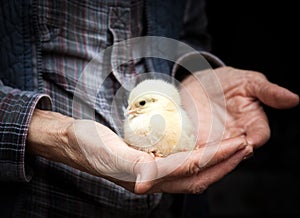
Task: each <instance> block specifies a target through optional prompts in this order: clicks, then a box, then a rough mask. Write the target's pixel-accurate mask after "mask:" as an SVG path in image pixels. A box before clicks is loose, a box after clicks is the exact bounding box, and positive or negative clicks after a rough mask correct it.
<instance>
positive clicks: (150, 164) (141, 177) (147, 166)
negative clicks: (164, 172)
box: [133, 158, 158, 194]
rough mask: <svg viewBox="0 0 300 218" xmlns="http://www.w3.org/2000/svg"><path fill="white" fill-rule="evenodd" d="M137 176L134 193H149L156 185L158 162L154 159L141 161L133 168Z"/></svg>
mask: <svg viewBox="0 0 300 218" xmlns="http://www.w3.org/2000/svg"><path fill="white" fill-rule="evenodd" d="M133 171H134V173H135V174H136V182H135V187H134V192H135V193H136V194H144V193H147V191H148V190H150V189H151V188H152V186H153V185H154V184H155V180H156V179H157V175H158V167H157V162H156V160H155V159H153V158H145V159H144V158H143V159H139V161H138V162H136V163H135V164H134V166H133Z"/></svg>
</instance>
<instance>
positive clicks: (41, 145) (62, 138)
mask: <svg viewBox="0 0 300 218" xmlns="http://www.w3.org/2000/svg"><path fill="white" fill-rule="evenodd" d="M73 121H74V119H73V118H71V117H67V116H64V115H62V114H60V113H56V112H52V111H44V110H39V109H35V111H34V113H33V116H32V119H31V122H30V126H29V130H28V135H27V145H26V147H27V149H26V150H27V153H28V154H30V155H37V156H41V157H44V158H46V159H49V160H53V161H58V162H63V160H66V157H67V156H68V154H67V150H68V148H67V147H68V146H69V143H68V136H67V135H68V134H67V132H68V129H69V128H70V127H71V126H72V124H73Z"/></svg>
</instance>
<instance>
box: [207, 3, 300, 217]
mask: <svg viewBox="0 0 300 218" xmlns="http://www.w3.org/2000/svg"><path fill="white" fill-rule="evenodd" d="M298 8H299V7H298V6H296V1H258V0H254V1H244V0H243V1H232V0H226V1H217V0H209V1H208V3H207V15H208V28H209V32H210V34H211V37H212V53H214V54H215V55H217V56H218V57H220V58H221V59H222V60H223V61H224V62H225V63H226V64H227V65H229V66H234V67H237V68H242V69H248V70H255V71H259V72H262V73H263V74H265V75H266V76H267V78H268V79H269V80H270V81H271V82H274V83H276V84H278V85H280V86H283V87H286V88H288V89H290V90H291V91H293V92H295V93H297V94H298V95H299V94H300V84H299V82H300V80H299V79H298V77H299V64H300V60H299V58H300V55H299V49H298V48H299V43H298V40H299V39H300V38H299V37H298V35H297V32H298V30H297V29H299V27H300V25H299V21H300V17H299V11H298ZM299 108H300V107H299V106H297V107H295V108H293V109H288V110H276V109H272V108H269V107H265V110H266V113H267V115H268V117H269V122H270V127H271V138H270V140H269V141H268V142H267V143H266V144H265V145H264V146H263V147H261V148H259V149H257V150H255V153H254V156H253V157H251V158H250V159H248V160H246V161H244V162H242V163H241V164H240V165H239V166H238V167H237V168H236V169H235V170H234V171H233V172H232V173H230V174H228V175H227V176H225V177H224V178H223V179H222V180H220V181H218V182H217V183H215V184H213V185H212V186H210V187H209V189H208V194H209V200H210V212H211V215H212V217H217V216H221V217H222V216H225V215H226V216H228V215H230V216H235V215H236V216H238V215H239V216H241V215H244V216H253V217H254V216H255V217H256V216H263V217H264V216H267V215H282V216H283V215H285V216H287V217H289V216H296V215H297V216H298V217H300V187H299V186H300V178H299V176H300V169H299V166H300V164H299V161H300V143H299V136H300V128H299V124H300V116H299V115H300V113H299V112H300V110H299Z"/></svg>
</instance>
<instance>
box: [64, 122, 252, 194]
mask: <svg viewBox="0 0 300 218" xmlns="http://www.w3.org/2000/svg"><path fill="white" fill-rule="evenodd" d="M246 146H247V143H246V140H245V138H244V137H236V138H234V139H229V140H224V141H223V142H222V143H220V144H218V145H215V144H213V143H212V144H209V145H207V146H206V147H205V148H199V149H197V150H194V151H191V152H179V153H176V154H172V155H169V156H167V157H165V158H154V157H153V156H152V155H150V154H148V153H146V152H143V151H138V150H136V149H133V148H131V147H129V146H128V145H127V144H126V143H124V141H123V139H121V138H120V137H119V136H117V135H116V134H115V133H114V132H113V131H111V130H110V129H109V128H107V127H105V126H103V125H102V124H99V123H96V122H94V121H90V120H76V121H74V122H73V125H72V126H70V127H69V129H68V146H67V147H68V149H67V150H68V155H67V156H68V157H70V158H68V159H69V160H71V161H68V164H69V165H71V166H74V167H76V168H78V169H80V170H83V171H85V172H88V173H90V174H93V175H96V176H101V177H103V178H106V179H109V180H111V181H113V182H115V183H116V184H118V185H120V186H122V187H124V188H126V189H127V190H129V191H131V192H134V193H137V194H145V193H156V192H169V193H170V192H171V193H200V192H203V191H204V190H205V189H206V188H207V187H208V186H209V185H210V184H212V183H214V182H215V181H217V180H219V179H220V178H221V177H223V176H224V175H226V174H227V173H228V172H230V171H231V170H232V169H233V168H234V167H235V166H236V164H238V162H237V161H236V158H237V159H240V158H243V157H245V156H246V155H248V154H249V153H250V152H251V150H249V149H245V147H246ZM216 148H217V149H216ZM231 156H235V158H231V159H230V158H229V157H231ZM222 161H224V162H225V163H226V164H223V166H221V164H220V163H221V162H222Z"/></svg>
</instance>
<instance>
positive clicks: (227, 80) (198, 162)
mask: <svg viewBox="0 0 300 218" xmlns="http://www.w3.org/2000/svg"><path fill="white" fill-rule="evenodd" d="M214 72H215V74H214V75H215V77H214V78H215V79H216V77H217V78H218V81H219V83H220V84H221V85H222V86H221V87H222V89H221V92H220V89H215V87H214V85H217V84H218V83H215V84H214V85H212V86H210V87H211V88H208V89H204V88H203V87H201V86H199V79H200V80H201V81H202V82H205V81H209V80H211V79H210V78H209V76H208V80H205V78H207V77H206V75H208V74H205V73H204V74H203V72H199V73H197V74H195V75H194V76H189V77H188V78H186V79H185V80H184V81H183V83H182V85H183V86H182V91H181V95H182V98H183V106H184V107H185V108H186V109H187V111H188V113H189V115H190V116H193V121H194V124H195V125H196V127H197V128H195V130H196V131H198V133H199V134H198V136H199V137H198V140H197V142H198V143H197V148H196V149H195V150H193V151H192V152H179V153H176V154H172V155H169V156H167V157H165V158H154V157H153V156H151V155H150V154H148V153H146V152H142V151H138V150H136V149H133V148H131V147H129V146H127V144H126V143H124V141H123V139H121V138H120V137H119V136H117V135H116V134H115V133H114V132H113V131H111V130H110V129H109V128H107V127H105V126H103V125H102V124H99V123H96V122H94V121H91V120H74V119H72V118H70V117H66V116H63V115H61V114H58V113H54V112H46V111H41V110H37V109H36V111H35V112H34V115H33V119H32V121H31V124H30V128H29V134H28V139H27V141H28V148H27V152H29V153H31V154H34V155H41V156H43V157H45V158H48V159H50V160H54V161H58V162H62V163H65V164H68V165H69V166H71V167H74V168H77V169H79V170H82V171H85V172H88V173H90V174H92V175H96V176H100V177H103V178H106V179H109V180H111V181H113V182H115V183H117V184H119V185H120V186H122V187H124V188H126V189H127V190H129V191H131V192H134V193H137V194H145V193H154V192H169V193H201V192H203V191H204V190H205V189H206V188H207V187H208V186H209V185H211V184H212V183H214V182H216V181H218V180H219V179H221V178H222V177H224V176H225V175H226V174H228V173H229V172H231V171H232V170H233V169H234V168H235V167H236V166H237V165H238V164H239V163H240V162H241V161H242V160H243V159H244V158H246V157H247V156H249V155H251V153H252V151H253V149H256V148H258V147H259V146H261V145H263V144H264V143H265V142H266V141H267V140H268V139H269V137H270V129H269V126H268V120H267V117H266V115H265V113H264V111H263V109H262V107H261V103H264V104H266V105H268V106H271V107H274V108H280V109H287V108H291V107H294V106H296V105H297V104H298V103H299V97H298V96H297V95H295V94H294V93H292V92H290V91H288V90H286V89H285V88H282V87H279V86H277V85H275V84H272V83H270V82H269V81H268V80H267V79H266V78H265V77H264V76H263V75H262V74H260V73H257V72H250V71H244V70H239V69H234V68H230V67H222V68H218V69H216V70H214ZM203 79H204V80H203ZM214 81H215V82H216V80H214ZM216 90H217V91H216ZM212 103H213V104H212ZM223 103H225V104H223ZM211 105H213V106H211ZM212 120H213V121H214V122H212Z"/></svg>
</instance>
